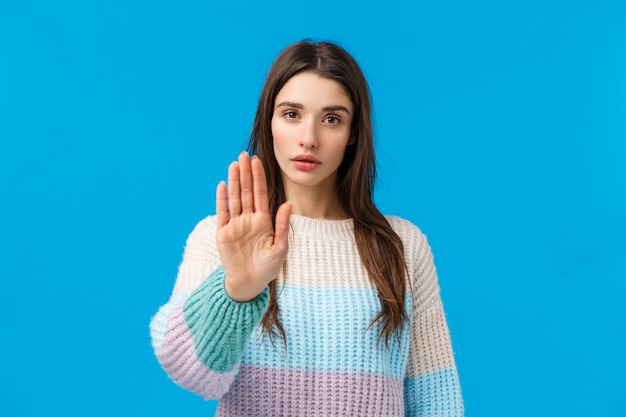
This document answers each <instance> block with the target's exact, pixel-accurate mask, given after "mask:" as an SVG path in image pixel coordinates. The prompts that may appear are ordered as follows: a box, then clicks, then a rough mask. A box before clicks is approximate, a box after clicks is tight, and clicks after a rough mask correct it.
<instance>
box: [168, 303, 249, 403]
mask: <svg viewBox="0 0 626 417" xmlns="http://www.w3.org/2000/svg"><path fill="white" fill-rule="evenodd" d="M184 305H185V303H184V302H183V303H180V304H179V305H178V306H177V307H176V308H175V309H174V310H173V311H172V313H171V315H170V317H169V319H168V321H167V326H166V327H165V332H164V335H163V342H162V343H161V346H160V347H159V350H158V351H157V352H156V356H157V358H158V360H159V362H160V363H161V366H162V367H163V368H164V369H165V370H166V371H167V373H168V374H169V375H170V377H171V378H172V379H173V380H174V382H176V383H177V384H178V385H180V386H182V387H183V388H186V389H188V390H190V391H192V392H195V393H196V394H198V395H201V396H202V397H203V398H204V399H217V398H220V397H221V396H222V395H224V393H225V392H226V391H228V388H229V386H230V384H231V383H232V381H233V379H234V377H235V375H236V374H237V368H235V369H233V370H232V371H230V372H227V373H225V374H221V373H218V372H215V371H212V370H211V369H209V368H207V367H206V366H205V365H204V364H203V363H202V362H200V360H198V356H197V354H196V349H195V346H194V341H193V336H192V334H191V330H189V326H187V323H186V321H185V316H184V313H183V306H184Z"/></svg>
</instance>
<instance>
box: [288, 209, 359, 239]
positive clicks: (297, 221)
mask: <svg viewBox="0 0 626 417" xmlns="http://www.w3.org/2000/svg"><path fill="white" fill-rule="evenodd" d="M289 223H290V224H291V229H292V231H293V233H295V235H296V236H299V235H302V236H306V237H309V238H317V239H324V240H349V239H354V221H353V219H346V220H321V219H314V218H311V217H305V216H298V215H295V214H292V215H291V216H290V217H289Z"/></svg>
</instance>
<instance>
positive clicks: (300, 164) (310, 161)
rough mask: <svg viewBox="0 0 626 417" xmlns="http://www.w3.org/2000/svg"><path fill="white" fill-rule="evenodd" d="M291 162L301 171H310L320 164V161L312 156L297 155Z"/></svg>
mask: <svg viewBox="0 0 626 417" xmlns="http://www.w3.org/2000/svg"><path fill="white" fill-rule="evenodd" d="M291 162H292V163H293V165H294V166H295V167H296V168H297V169H300V170H302V171H310V170H312V169H315V168H316V167H317V166H318V165H319V164H320V161H319V160H318V159H317V158H316V157H314V156H313V155H298V156H296V157H295V158H293V159H292V160H291Z"/></svg>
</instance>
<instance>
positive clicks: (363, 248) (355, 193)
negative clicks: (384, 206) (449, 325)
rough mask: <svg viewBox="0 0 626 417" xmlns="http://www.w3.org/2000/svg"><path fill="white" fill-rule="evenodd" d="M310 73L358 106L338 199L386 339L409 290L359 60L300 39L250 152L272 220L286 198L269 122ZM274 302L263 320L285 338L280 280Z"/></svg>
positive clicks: (259, 115)
mask: <svg viewBox="0 0 626 417" xmlns="http://www.w3.org/2000/svg"><path fill="white" fill-rule="evenodd" d="M305 71H310V72H314V73H316V74H318V75H320V76H322V77H325V78H329V79H331V80H335V81H337V82H339V83H340V84H341V85H343V87H344V88H345V89H346V92H347V93H348V95H349V97H350V99H351V101H352V104H353V105H354V117H353V119H352V127H351V142H353V143H352V144H351V145H350V146H348V147H347V149H346V152H345V155H344V159H343V162H342V163H341V165H340V167H339V172H338V176H337V190H338V193H339V200H340V202H341V204H342V205H343V209H344V210H345V211H346V213H347V214H348V215H349V216H351V217H352V218H353V221H354V236H355V240H356V245H357V248H358V251H359V255H360V257H361V261H362V262H363V264H364V266H365V268H366V270H367V273H368V276H369V279H370V281H371V282H372V284H373V285H374V287H375V288H376V289H377V290H378V297H379V298H380V300H381V302H382V308H381V311H380V312H379V313H378V314H377V315H376V316H375V317H374V318H373V320H372V322H371V324H370V327H371V326H372V325H373V324H374V323H376V322H377V321H380V322H381V323H382V324H383V326H382V328H381V330H380V335H379V340H380V338H382V337H383V336H384V337H385V342H386V343H388V342H389V338H390V336H391V335H393V334H394V333H395V334H396V335H397V336H399V335H400V332H401V330H402V325H403V321H404V320H405V319H408V315H407V312H406V309H405V308H404V293H405V290H406V283H405V277H406V275H405V273H406V264H405V262H404V248H403V245H402V241H401V240H400V237H399V236H398V235H397V234H396V232H395V231H394V230H393V229H392V227H391V225H390V224H389V222H388V221H387V220H386V219H385V217H384V216H383V215H382V214H381V212H380V211H379V210H378V209H377V208H376V206H375V205H374V201H373V198H372V197H373V196H372V194H373V189H374V180H375V177H376V166H375V158H374V143H373V142H374V141H373V133H372V120H371V113H372V112H371V104H370V91H369V87H368V85H367V82H366V80H365V77H364V76H363V73H362V72H361V70H360V68H359V66H358V64H357V63H356V61H355V60H354V58H352V56H350V55H349V54H348V53H347V52H346V51H345V50H344V49H343V48H341V47H340V46H337V45H335V44H332V43H328V42H312V41H308V40H305V41H301V42H298V43H295V44H292V45H290V46H288V47H287V48H285V49H284V50H283V51H282V52H281V53H280V55H279V56H278V57H277V58H276V60H275V61H274V63H273V64H272V67H271V68H270V70H269V73H268V75H267V78H266V80H265V85H264V86H263V90H262V92H261V97H260V99H259V105H258V108H257V112H256V117H255V119H254V125H253V127H252V133H251V136H250V142H249V144H248V150H249V151H250V153H251V154H256V155H257V156H258V157H259V158H260V159H261V161H262V162H263V166H264V168H265V172H266V175H267V183H268V197H269V204H270V212H271V213H272V218H275V216H276V211H277V210H278V207H279V206H280V205H281V204H282V203H283V202H285V192H284V188H283V183H282V177H281V171H280V168H279V166H278V163H277V161H276V158H275V156H274V147H273V139H272V129H271V120H272V116H273V112H274V104H275V103H274V100H275V99H276V96H277V95H278V93H279V91H280V90H281V88H282V87H283V86H284V85H285V84H286V83H287V81H289V79H291V77H293V76H294V75H296V74H298V73H301V72H305ZM269 287H270V302H269V306H268V309H267V311H266V312H265V314H264V316H263V318H262V319H261V324H262V326H263V327H264V329H265V330H266V332H267V334H268V335H270V336H271V335H272V334H275V331H274V327H276V329H277V330H278V331H279V333H280V334H281V336H282V338H283V340H285V332H284V329H283V327H282V325H281V323H280V321H279V320H278V302H277V295H276V281H275V280H274V281H272V282H271V283H270V286H269Z"/></svg>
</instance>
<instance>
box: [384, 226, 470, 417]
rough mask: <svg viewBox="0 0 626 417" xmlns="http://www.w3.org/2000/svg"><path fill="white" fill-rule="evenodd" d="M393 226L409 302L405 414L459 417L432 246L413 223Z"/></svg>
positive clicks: (454, 370) (460, 400)
mask: <svg viewBox="0 0 626 417" xmlns="http://www.w3.org/2000/svg"><path fill="white" fill-rule="evenodd" d="M394 223H395V226H394V228H395V229H396V230H399V231H401V233H399V234H400V235H401V237H403V241H404V245H405V248H404V249H405V253H406V254H407V267H408V270H409V274H411V275H410V282H411V288H410V290H411V293H412V298H413V307H412V313H411V328H410V332H411V333H410V346H409V358H408V366H407V372H406V378H405V384H404V402H405V410H406V411H405V414H406V416H411V417H412V416H421V417H462V416H463V415H464V409H463V398H462V396H461V386H460V384H459V378H458V373H457V368H456V365H455V361H454V354H453V351H452V344H451V342H450V333H449V331H448V325H447V323H446V317H445V314H444V310H443V304H442V302H441V297H440V293H439V284H438V280H437V271H436V269H435V264H434V261H433V255H432V252H431V249H430V246H429V244H428V241H427V239H426V236H425V235H424V234H423V233H422V232H421V231H420V230H419V229H418V228H417V227H415V226H414V225H412V224H411V223H409V222H407V221H405V220H401V219H397V218H396V219H393V222H392V224H394ZM403 235H404V236H403Z"/></svg>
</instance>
